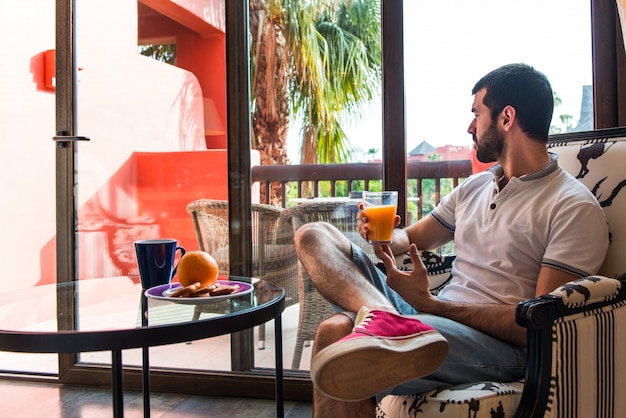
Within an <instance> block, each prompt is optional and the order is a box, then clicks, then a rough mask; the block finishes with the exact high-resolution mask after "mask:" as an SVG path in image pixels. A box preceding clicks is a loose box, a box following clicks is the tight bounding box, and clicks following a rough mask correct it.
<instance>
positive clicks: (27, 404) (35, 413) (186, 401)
mask: <svg viewBox="0 0 626 418" xmlns="http://www.w3.org/2000/svg"><path fill="white" fill-rule="evenodd" d="M0 404H1V405H2V406H1V407H0V408H1V409H2V411H1V412H0V416H3V417H12V418H43V417H45V418H105V417H106V418H110V417H111V416H112V408H111V392H110V391H109V390H104V389H93V388H82V387H71V386H62V385H58V384H50V383H31V382H22V381H10V380H0ZM150 406H151V417H152V418H161V417H162V418H177V417H185V418H195V417H198V418H199V417H228V418H265V417H276V404H275V403H274V401H273V400H264V399H262V400H261V399H248V398H227V397H209V396H185V395H179V394H168V393H152V394H151V396H150ZM311 416H312V410H311V404H310V403H307V402H292V401H286V402H285V417H287V418H305V417H306V418H310V417H311ZM124 417H128V418H141V417H143V406H142V397H141V393H140V392H135V391H126V392H125V393H124Z"/></svg>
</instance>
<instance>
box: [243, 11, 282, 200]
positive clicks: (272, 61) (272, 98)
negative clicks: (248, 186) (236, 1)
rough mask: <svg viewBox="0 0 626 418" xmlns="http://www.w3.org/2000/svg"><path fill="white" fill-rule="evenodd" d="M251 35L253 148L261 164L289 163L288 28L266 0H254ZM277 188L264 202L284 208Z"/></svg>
mask: <svg viewBox="0 0 626 418" xmlns="http://www.w3.org/2000/svg"><path fill="white" fill-rule="evenodd" d="M250 33H251V35H252V40H251V50H252V56H253V63H254V68H253V73H252V89H253V97H254V99H255V104H254V112H253V114H252V132H253V138H252V148H254V149H257V150H259V151H260V153H261V165H273V164H288V163H289V160H288V157H287V148H286V142H287V133H288V129H289V104H288V97H287V69H288V55H287V48H286V42H285V36H284V28H283V27H282V25H281V24H280V21H279V19H272V17H271V16H270V15H269V14H268V11H267V10H266V8H265V5H264V2H263V0H250ZM277 189H280V187H279V186H278V187H277V188H276V189H274V188H272V191H271V196H270V198H269V199H267V197H263V196H262V200H261V201H265V202H269V203H272V204H277V205H280V204H281V200H282V197H281V195H280V194H278V193H277Z"/></svg>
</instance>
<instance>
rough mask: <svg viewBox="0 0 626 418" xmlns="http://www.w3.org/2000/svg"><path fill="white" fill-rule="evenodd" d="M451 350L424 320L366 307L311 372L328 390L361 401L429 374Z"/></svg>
mask: <svg viewBox="0 0 626 418" xmlns="http://www.w3.org/2000/svg"><path fill="white" fill-rule="evenodd" d="M447 355H448V341H446V339H445V338H444V337H443V336H442V335H441V334H440V333H439V332H437V331H436V330H434V329H433V328H431V327H429V326H428V325H426V324H424V323H422V322H421V321H419V320H417V319H414V318H408V317H404V316H401V315H397V314H393V313H390V312H385V311H378V310H374V311H369V310H368V309H367V308H365V307H363V308H361V309H360V310H359V313H358V315H357V317H356V321H355V326H354V329H353V330H352V333H351V334H350V335H347V336H345V337H344V338H342V339H340V340H339V341H337V342H335V343H333V344H331V345H329V346H328V347H326V348H324V349H323V350H321V351H320V352H319V353H317V355H316V356H315V357H313V359H312V362H311V378H312V380H313V383H314V384H315V387H316V388H317V389H318V390H319V391H320V392H322V393H324V394H325V395H326V396H329V397H331V398H334V399H339V400H344V401H358V400H363V399H367V398H371V397H372V396H374V395H376V394H377V393H380V392H382V391H384V390H386V389H389V388H392V387H394V386H396V385H399V384H400V383H404V382H407V381H409V380H413V379H417V378H420V377H422V376H426V375H428V374H430V373H432V372H434V371H435V370H437V368H439V366H441V363H443V361H444V360H445V358H446V356H447Z"/></svg>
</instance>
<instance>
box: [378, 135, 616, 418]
mask: <svg viewBox="0 0 626 418" xmlns="http://www.w3.org/2000/svg"><path fill="white" fill-rule="evenodd" d="M548 147H549V150H550V151H551V152H554V153H556V154H558V155H559V164H560V165H561V166H562V167H563V168H565V169H566V170H567V171H568V172H570V173H571V174H573V175H574V176H576V177H577V178H578V179H579V180H580V181H582V182H583V183H584V184H585V185H586V186H587V187H588V188H589V189H590V190H591V191H592V192H593V193H594V194H595V195H596V197H597V198H598V201H599V202H600V204H601V206H602V207H603V208H604V210H605V213H606V216H607V219H608V222H609V232H610V235H611V237H610V238H611V240H610V245H609V250H608V252H607V255H606V258H605V260H604V264H603V266H602V268H601V270H600V273H599V275H597V276H591V277H585V278H582V279H579V280H575V281H573V282H570V283H567V284H565V285H564V286H562V287H560V288H558V289H556V290H555V291H554V292H552V293H550V294H548V295H544V296H541V297H539V298H536V299H531V300H527V301H523V302H521V303H520V304H519V305H518V307H517V311H516V320H517V322H518V323H519V324H520V325H522V326H524V327H526V328H527V329H528V370H527V373H526V379H525V380H524V381H520V382H476V383H472V384H466V385H459V386H453V387H446V388H440V389H438V390H434V391H431V392H428V393H422V394H415V395H411V396H387V397H385V398H383V399H382V400H381V401H380V403H379V404H378V406H377V412H376V416H377V417H378V418H383V417H393V418H400V417H416V418H419V417H473V418H495V417H497V418H506V417H513V416H515V417H518V418H529V417H546V418H547V417H554V418H560V417H569V418H578V417H579V418H587V417H594V418H601V417H602V418H604V417H606V418H609V417H617V416H626V396H624V385H625V384H626V334H624V332H623V330H624V329H625V328H626V308H625V304H626V281H624V280H626V275H625V272H626V216H625V213H626V190H622V189H623V188H624V187H625V186H626V165H625V164H624V161H626V129H623V128H620V129H607V130H598V131H591V132H579V133H575V134H567V135H561V136H559V137H558V139H554V140H551V141H550V143H549V145H548ZM580 221H581V222H584V219H581V220H580Z"/></svg>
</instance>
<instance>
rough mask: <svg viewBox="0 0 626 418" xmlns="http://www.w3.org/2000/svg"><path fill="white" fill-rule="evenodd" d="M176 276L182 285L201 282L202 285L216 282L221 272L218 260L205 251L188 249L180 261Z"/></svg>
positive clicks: (205, 285)
mask: <svg viewBox="0 0 626 418" xmlns="http://www.w3.org/2000/svg"><path fill="white" fill-rule="evenodd" d="M176 272H177V273H176V276H177V277H178V281H179V282H180V284H181V286H189V285H191V284H194V283H196V282H200V287H207V286H208V285H210V284H213V283H215V281H216V280H217V275H218V273H219V267H218V265H217V261H215V259H214V258H213V257H212V256H211V254H209V253H207V252H205V251H188V252H187V253H185V255H183V256H182V257H181V259H180V261H179V262H178V269H177V270H176Z"/></svg>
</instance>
